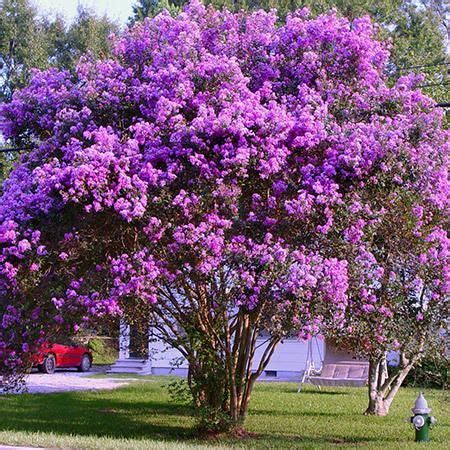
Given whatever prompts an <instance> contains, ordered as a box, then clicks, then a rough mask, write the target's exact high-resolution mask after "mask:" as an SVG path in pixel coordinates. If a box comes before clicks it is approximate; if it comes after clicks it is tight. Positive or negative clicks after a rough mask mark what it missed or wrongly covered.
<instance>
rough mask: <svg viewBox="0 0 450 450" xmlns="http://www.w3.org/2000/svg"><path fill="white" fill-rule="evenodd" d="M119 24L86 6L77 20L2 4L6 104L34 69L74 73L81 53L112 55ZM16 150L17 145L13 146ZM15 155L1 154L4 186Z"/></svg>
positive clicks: (0, 96)
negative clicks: (111, 43)
mask: <svg viewBox="0 0 450 450" xmlns="http://www.w3.org/2000/svg"><path fill="white" fill-rule="evenodd" d="M117 31H118V26H117V25H116V24H114V23H113V22H111V21H110V20H109V19H108V18H107V17H106V16H104V17H97V16H96V15H95V14H94V13H93V12H92V11H91V10H89V9H87V8H84V7H82V6H80V7H79V8H78V14H77V16H76V18H75V19H74V21H73V22H72V23H70V24H67V23H66V22H65V21H64V19H63V18H62V17H58V16H57V17H56V18H55V19H54V20H50V19H48V18H43V17H41V16H39V11H38V9H37V8H36V7H35V6H34V5H33V3H32V2H31V1H30V0H2V2H1V3H0V102H5V101H10V100H11V98H12V95H13V93H14V91H15V90H16V89H18V88H20V87H22V86H24V85H26V84H27V83H28V81H29V79H30V74H31V69H33V68H38V69H46V68H48V67H58V68H60V69H67V70H70V71H73V70H74V68H75V64H76V62H77V60H78V58H79V57H80V55H82V54H85V53H86V52H90V53H91V54H92V55H93V56H94V57H106V56H108V55H109V54H110V50H111V48H110V42H109V39H108V38H109V36H110V34H111V33H113V32H117ZM8 145H9V146H14V142H9V143H8ZM16 158H17V154H15V153H8V154H4V153H0V186H1V183H2V181H3V179H4V178H5V177H6V176H7V174H8V173H9V170H10V168H11V167H12V165H13V163H14V160H15V159H16Z"/></svg>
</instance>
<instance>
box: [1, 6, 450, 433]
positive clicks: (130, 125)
mask: <svg viewBox="0 0 450 450" xmlns="http://www.w3.org/2000/svg"><path fill="white" fill-rule="evenodd" d="M276 23H277V17H276V14H275V13H274V12H271V13H266V12H263V11H258V12H255V13H252V14H245V13H239V14H232V13H229V12H226V11H224V12H220V13H219V12H217V11H216V10H214V9H212V8H208V9H206V8H205V7H204V6H202V5H201V4H200V3H198V2H197V1H193V2H192V3H190V4H189V5H188V6H187V7H186V9H185V10H184V12H183V13H182V14H180V15H179V16H178V17H177V18H172V17H171V16H170V15H169V14H167V13H162V14H160V15H158V16H157V17H155V18H154V19H147V20H146V21H145V22H144V23H141V24H137V25H136V26H134V27H133V28H132V29H130V30H129V31H127V32H126V33H124V35H122V36H120V37H117V38H116V39H115V41H114V48H115V50H114V56H113V58H112V59H109V60H103V61H93V60H92V59H90V58H89V57H85V58H83V59H82V60H81V61H80V63H79V65H78V67H77V71H76V73H75V74H69V73H67V72H58V71H55V70H50V71H46V72H36V73H35V75H34V78H33V79H32V81H31V83H30V85H29V86H28V87H26V88H25V89H23V90H22V91H20V92H17V93H16V94H15V96H14V98H13V100H12V102H11V103H10V104H8V105H5V106H4V107H3V108H2V114H3V115H4V116H6V117H7V119H8V120H9V122H10V125H9V129H8V137H9V138H11V139H15V140H16V141H22V142H31V143H33V144H34V145H35V149H34V150H33V151H31V152H30V153H28V154H26V155H24V156H23V157H22V159H21V162H20V164H18V165H17V167H16V168H15V170H14V171H13V172H12V173H11V175H10V178H9V180H7V181H6V182H5V186H4V194H3V196H2V198H1V200H0V245H1V247H0V248H1V256H0V258H1V260H0V262H1V264H2V265H1V269H0V308H1V312H2V314H3V317H4V318H3V320H2V323H1V326H0V352H1V355H0V356H1V358H0V364H1V366H2V370H3V371H4V372H8V373H18V372H20V371H23V370H25V368H26V367H27V361H28V360H29V356H27V355H29V352H30V349H32V348H34V346H35V345H37V344H36V343H38V342H40V341H41V340H43V339H45V338H46V337H47V336H48V335H51V334H52V333H54V332H55V330H66V331H67V332H73V331H76V330H77V329H78V328H79V327H83V326H86V325H89V324H90V323H95V322H96V321H100V320H105V319H106V318H107V317H111V316H120V315H122V316H123V317H124V318H125V319H126V320H127V321H134V322H136V317H138V318H139V320H140V321H142V322H144V326H145V327H148V326H149V325H150V326H151V333H152V335H153V337H156V338H159V339H162V340H163V341H164V342H166V343H167V344H168V345H170V346H173V347H175V348H176V349H178V350H179V351H180V353H181V354H182V355H183V357H184V358H185V359H186V360H187V362H188V364H189V376H188V387H189V390H190V393H191V395H192V400H193V405H194V406H195V410H196V412H198V417H199V419H200V423H199V425H200V428H201V429H203V430H205V431H213V432H219V431H233V432H240V430H241V429H242V426H243V423H244V419H245V416H246V414H247V411H248V405H249V401H250V396H251V392H252V388H253V386H254V383H255V380H256V379H257V377H258V376H259V375H260V374H261V373H262V372H263V370H264V368H265V367H266V366H267V364H268V362H269V361H270V358H271V356H272V354H273V352H274V350H275V348H276V346H277V345H278V344H279V342H280V341H281V340H282V339H283V338H285V337H287V336H288V335H292V334H294V333H295V334H297V335H298V336H299V337H303V338H304V337H308V336H311V335H312V334H317V333H327V332H334V333H336V332H337V330H338V329H340V328H342V329H344V328H345V327H347V325H346V320H348V319H347V315H348V308H349V307H351V306H352V303H351V302H350V300H351V301H352V302H355V303H357V302H358V301H359V300H358V297H356V296H355V297H352V298H350V297H349V292H351V293H352V295H353V293H356V292H357V291H356V290H357V289H358V287H355V286H359V285H358V284H357V282H356V281H355V280H352V279H351V277H355V279H358V280H359V277H363V276H364V274H365V272H364V271H367V269H366V268H365V267H363V265H362V264H360V265H355V266H354V267H353V266H352V265H353V264H354V260H353V257H352V256H351V251H353V245H356V244H353V243H352V241H351V240H346V239H344V238H343V237H342V236H344V230H347V229H348V230H349V233H350V232H351V231H350V230H353V229H352V228H351V227H352V226H353V221H354V220H356V217H357V214H356V212H355V213H353V212H351V211H352V205H353V204H354V203H355V202H356V200H355V198H356V196H357V195H360V196H362V197H364V196H367V197H368V198H370V196H371V189H372V184H373V183H375V179H378V178H379V179H381V178H382V175H381V174H382V173H385V169H384V167H385V166H387V171H388V172H389V173H390V174H391V173H394V172H395V171H396V170H400V169H397V164H398V163H399V162H400V158H402V154H401V152H400V149H401V148H405V149H409V148H411V149H412V148H414V149H415V150H416V151H417V159H419V160H421V161H422V159H423V161H425V160H432V159H433V155H435V153H436V149H437V148H438V147H439V146H442V145H443V142H444V132H443V131H442V130H441V129H440V122H439V121H440V116H439V113H438V112H437V111H435V110H434V108H433V106H432V103H431V101H430V100H429V99H427V98H426V97H424V96H423V95H422V94H421V93H420V92H419V91H418V90H416V89H415V88H414V83H415V82H416V81H417V80H414V79H413V78H407V79H403V80H400V82H399V83H398V85H396V86H394V87H388V86H387V85H386V82H385V77H384V75H383V73H384V70H385V67H386V64H387V61H388V57H389V53H388V51H387V49H386V46H385V45H384V44H383V43H380V42H379V41H377V40H376V39H375V35H376V27H375V26H374V25H373V24H372V23H371V22H370V20H369V19H368V18H362V19H357V20H354V21H352V22H349V21H348V20H347V19H342V18H338V17H337V16H336V15H335V13H330V14H325V15H322V16H319V17H318V18H315V19H311V18H309V17H308V12H307V11H306V10H299V11H297V12H296V13H293V14H292V15H290V16H289V17H288V19H287V21H286V23H285V24H284V25H282V26H278V25H276ZM415 121H423V123H433V124H434V128H433V130H434V131H433V133H434V134H433V133H432V132H431V130H429V133H430V134H428V131H426V130H423V129H422V128H419V129H418V130H419V131H417V132H413V127H412V124H413V123H414V122H415ZM436 154H437V153H436ZM432 162H433V164H432V165H431V166H430V174H432V175H433V176H436V177H437V170H438V169H437V167H438V160H436V161H435V160H434V159H433V161H432ZM404 168H405V170H409V169H410V166H409V165H405V166H404ZM434 169H436V170H434ZM442 170H445V169H442ZM409 175H410V176H411V177H412V178H413V174H409ZM444 175H445V174H443V175H442V177H441V178H442V180H441V178H439V180H441V182H442V183H443V185H442V188H443V189H444V187H445V186H446V185H445V183H444V181H443V178H444ZM418 176H422V174H421V173H420V174H418ZM436 179H437V178H436ZM369 180H372V181H373V183H372V181H371V182H370V183H368V181H369ZM431 184H432V183H431ZM424 192H425V191H424ZM377 195H378V194H377ZM417 195H418V198H419V200H415V202H416V203H420V204H422V203H425V202H426V200H425V197H424V198H423V201H422V200H420V199H422V197H421V193H420V192H419V191H417ZM427 195H428V194H427ZM427 198H428V197H427ZM361 201H362V202H364V201H365V197H364V199H363V200H361ZM437 201H438V200H437V198H436V202H437ZM369 203H370V202H369ZM362 207H365V205H364V204H362ZM374 208H375V206H374ZM436 208H437V209H439V208H441V206H438V205H437V203H436ZM367 214H369V213H367ZM433 223H434V222H433ZM429 227H431V222H430V225H429ZM436 227H437V228H436V230H438V227H439V225H436ZM425 228H426V227H425ZM427 229H428V228H427ZM358 232H361V233H363V234H366V233H370V231H369V228H366V227H360V229H359V231H358ZM435 232H436V233H437V232H438V231H435ZM440 232H441V234H442V235H444V234H445V232H444V229H441V231H440ZM430 236H431V234H430ZM365 239H366V237H365ZM426 239H428V240H427V242H428V243H429V246H430V248H431V247H432V246H433V244H432V243H431V242H434V241H433V240H432V238H430V237H428V238H426ZM367 240H368V238H367ZM363 242H366V240H364V241H363ZM355 248H356V247H355ZM354 251H356V250H354ZM367 251H370V248H368V249H367ZM435 270H436V273H437V272H438V271H439V270H440V266H438V264H436V266H435ZM361 271H362V272H361ZM408 273H409V272H408ZM361 283H363V281H361ZM366 284H368V285H369V286H371V285H370V282H367V283H366ZM352 289H353V290H352ZM436 292H437V291H436ZM355 295H356V294H355ZM438 295H440V294H438ZM436 301H438V300H436ZM349 302H350V303H349ZM363 319H365V317H363ZM347 328H348V327H347ZM261 336H266V337H267V339H266V343H265V350H264V352H263V355H262V357H261V359H260V360H258V361H255V351H256V345H257V344H256V342H257V339H258V338H259V337H261Z"/></svg>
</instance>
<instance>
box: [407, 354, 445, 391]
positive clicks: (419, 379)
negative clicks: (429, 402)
mask: <svg viewBox="0 0 450 450" xmlns="http://www.w3.org/2000/svg"><path fill="white" fill-rule="evenodd" d="M404 384H405V385H406V386H413V387H421V388H440V389H448V388H449V387H450V360H449V358H448V356H447V357H446V356H445V355H444V354H440V355H438V354H436V355H432V356H429V357H426V358H424V359H423V360H422V361H421V362H420V363H419V364H417V366H416V367H414V368H413V369H412V370H411V372H410V373H409V374H408V376H407V377H406V380H405V383H404Z"/></svg>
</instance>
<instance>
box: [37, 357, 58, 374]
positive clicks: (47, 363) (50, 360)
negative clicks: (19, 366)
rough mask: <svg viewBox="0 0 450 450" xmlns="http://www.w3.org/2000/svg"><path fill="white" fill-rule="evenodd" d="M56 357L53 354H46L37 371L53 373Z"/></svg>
mask: <svg viewBox="0 0 450 450" xmlns="http://www.w3.org/2000/svg"><path fill="white" fill-rule="evenodd" d="M55 369H56V358H55V355H47V356H46V357H45V358H44V362H43V363H42V364H41V365H40V366H39V371H40V372H42V373H48V374H51V373H55Z"/></svg>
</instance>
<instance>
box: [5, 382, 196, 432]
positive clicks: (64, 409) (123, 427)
mask: <svg viewBox="0 0 450 450" xmlns="http://www.w3.org/2000/svg"><path fill="white" fill-rule="evenodd" d="M122 392H123V393H125V395H126V391H125V390H124V391H122ZM114 397H118V396H117V395H116V396H114V395H110V393H109V392H98V393H84V395H81V394H80V393H74V392H66V393H58V394H46V395H27V394H25V395H22V396H8V397H3V398H0V429H2V430H14V431H26V432H52V433H55V434H61V435H68V434H73V435H79V436H99V437H100V436H108V437H113V438H114V437H115V438H134V439H140V438H149V437H151V438H152V439H155V440H158V439H160V440H166V441H175V440H179V439H191V438H193V437H194V430H193V427H192V425H193V420H192V410H191V409H190V408H188V407H186V406H184V405H180V404H174V403H170V402H169V401H167V400H162V401H157V400H152V399H149V400H148V401H145V400H144V399H140V400H138V399H136V396H134V397H133V396H130V397H129V401H123V400H121V399H119V398H114Z"/></svg>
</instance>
